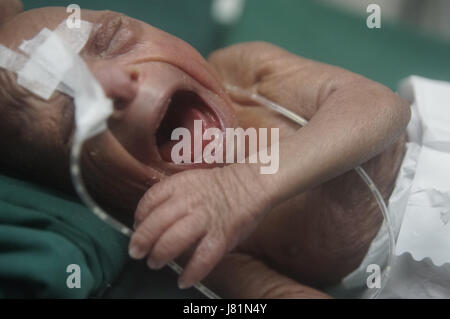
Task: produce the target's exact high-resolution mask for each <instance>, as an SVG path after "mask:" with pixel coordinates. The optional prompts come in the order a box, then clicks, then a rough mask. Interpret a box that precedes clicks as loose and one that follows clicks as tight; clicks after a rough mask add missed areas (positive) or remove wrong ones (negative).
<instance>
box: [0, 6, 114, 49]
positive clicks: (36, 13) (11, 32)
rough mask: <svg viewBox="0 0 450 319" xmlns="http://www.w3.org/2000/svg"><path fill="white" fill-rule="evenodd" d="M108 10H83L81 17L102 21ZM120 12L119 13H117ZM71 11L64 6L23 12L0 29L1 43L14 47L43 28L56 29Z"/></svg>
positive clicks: (86, 19) (87, 19)
mask: <svg viewBox="0 0 450 319" xmlns="http://www.w3.org/2000/svg"><path fill="white" fill-rule="evenodd" d="M108 13H109V14H111V12H106V11H93V10H81V19H82V20H85V21H89V22H92V23H100V22H101V20H102V17H103V16H105V14H108ZM117 14H119V13H117ZM70 15H71V13H70V12H69V13H68V12H66V8H63V7H47V8H39V9H34V10H29V11H25V12H22V13H20V14H18V15H17V16H15V17H14V18H12V19H11V20H10V21H8V22H7V23H6V24H5V25H3V26H2V27H1V29H0V43H1V44H3V45H5V46H7V47H10V48H12V49H15V48H17V47H18V46H19V45H20V43H21V42H22V41H23V40H26V39H30V38H32V37H34V36H35V35H36V34H37V33H38V32H39V31H41V30H42V29H43V28H48V29H50V30H53V29H55V28H56V27H57V26H58V25H59V24H60V23H61V22H62V21H63V20H65V19H67V18H68V17H69V16H70Z"/></svg>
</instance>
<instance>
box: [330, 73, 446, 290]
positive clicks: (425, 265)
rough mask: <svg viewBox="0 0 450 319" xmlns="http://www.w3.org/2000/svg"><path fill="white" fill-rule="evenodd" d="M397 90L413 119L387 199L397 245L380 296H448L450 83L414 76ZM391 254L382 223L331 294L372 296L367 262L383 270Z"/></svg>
mask: <svg viewBox="0 0 450 319" xmlns="http://www.w3.org/2000/svg"><path fill="white" fill-rule="evenodd" d="M399 93H400V95H401V96H403V97H404V98H406V99H408V100H409V101H411V102H412V105H411V110H412V118H411V121H410V123H409V125H408V143H407V145H406V147H407V151H406V154H405V157H404V159H403V162H402V166H401V168H400V172H399V175H398V176H397V180H396V184H395V187H394V190H393V193H392V195H391V197H390V199H389V203H388V207H389V213H390V214H391V216H392V219H393V223H394V225H393V227H394V230H395V233H396V236H397V245H396V253H395V255H396V256H395V258H394V263H393V267H392V270H391V274H390V279H389V281H388V283H387V285H386V287H385V288H384V289H383V291H382V292H381V295H380V298H450V83H447V82H442V81H434V80H430V79H426V78H422V77H418V76H412V77H410V78H408V79H406V80H404V81H403V82H402V85H401V87H400V92H399ZM387 253H388V236H387V231H386V227H385V225H384V224H383V226H382V227H381V229H380V231H379V233H378V235H377V236H376V238H375V239H374V240H373V242H372V244H371V247H370V248H369V251H368V253H367V255H366V257H365V258H364V260H363V262H362V263H361V265H360V267H359V268H358V269H357V270H355V271H354V272H353V273H351V274H350V275H348V276H347V277H346V278H344V280H343V281H342V284H341V285H340V286H339V287H335V288H334V289H332V290H330V293H332V294H333V293H334V295H335V296H338V297H355V296H360V297H366V296H368V295H370V294H371V293H372V292H373V291H371V290H370V289H367V286H366V279H367V278H368V276H369V275H371V273H368V272H366V269H367V266H368V265H370V264H378V265H380V267H381V268H382V269H383V267H384V266H385V264H384V263H385V262H386V257H387Z"/></svg>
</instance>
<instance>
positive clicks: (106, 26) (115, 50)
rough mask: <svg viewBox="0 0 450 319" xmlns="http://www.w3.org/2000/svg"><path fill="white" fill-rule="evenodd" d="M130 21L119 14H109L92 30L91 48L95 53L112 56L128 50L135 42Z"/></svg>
mask: <svg viewBox="0 0 450 319" xmlns="http://www.w3.org/2000/svg"><path fill="white" fill-rule="evenodd" d="M130 24H131V23H130V21H128V19H127V18H126V17H125V16H123V15H120V14H114V15H111V14H109V15H108V16H107V17H106V18H105V19H104V20H103V22H102V23H101V25H100V26H99V27H98V28H97V30H95V31H94V32H93V36H92V42H91V41H90V42H91V45H90V46H91V48H92V52H93V53H94V54H95V55H99V56H101V57H112V56H116V55H120V54H123V53H125V52H126V51H128V50H129V49H130V48H131V47H132V45H133V43H136V35H135V32H134V30H133V28H130Z"/></svg>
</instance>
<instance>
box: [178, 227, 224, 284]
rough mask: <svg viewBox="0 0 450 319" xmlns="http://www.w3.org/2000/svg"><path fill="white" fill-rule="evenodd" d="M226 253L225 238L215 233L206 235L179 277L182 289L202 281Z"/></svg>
mask: <svg viewBox="0 0 450 319" xmlns="http://www.w3.org/2000/svg"><path fill="white" fill-rule="evenodd" d="M225 253H226V244H225V241H224V240H220V239H219V238H217V237H213V235H207V236H206V237H204V238H203V240H202V241H201V242H200V243H199V245H198V246H197V248H196V249H195V251H194V254H193V256H192V258H191V259H190V260H189V262H188V264H187V265H186V267H185V268H184V270H183V272H182V274H181V275H180V278H179V279H178V286H179V287H180V289H185V288H190V287H192V286H193V285H194V284H195V283H197V282H200V281H201V280H202V279H203V278H205V277H206V276H207V275H208V274H209V273H210V272H211V270H213V269H214V267H215V266H216V265H217V263H218V262H219V261H220V260H221V258H222V257H223V255H224V254H225Z"/></svg>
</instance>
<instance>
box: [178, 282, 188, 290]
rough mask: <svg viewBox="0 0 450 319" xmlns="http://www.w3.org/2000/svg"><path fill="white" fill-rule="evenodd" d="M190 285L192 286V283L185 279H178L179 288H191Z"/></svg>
mask: <svg viewBox="0 0 450 319" xmlns="http://www.w3.org/2000/svg"><path fill="white" fill-rule="evenodd" d="M190 287H191V285H189V284H188V283H186V282H185V281H183V280H180V281H178V288H180V289H187V288H190Z"/></svg>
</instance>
